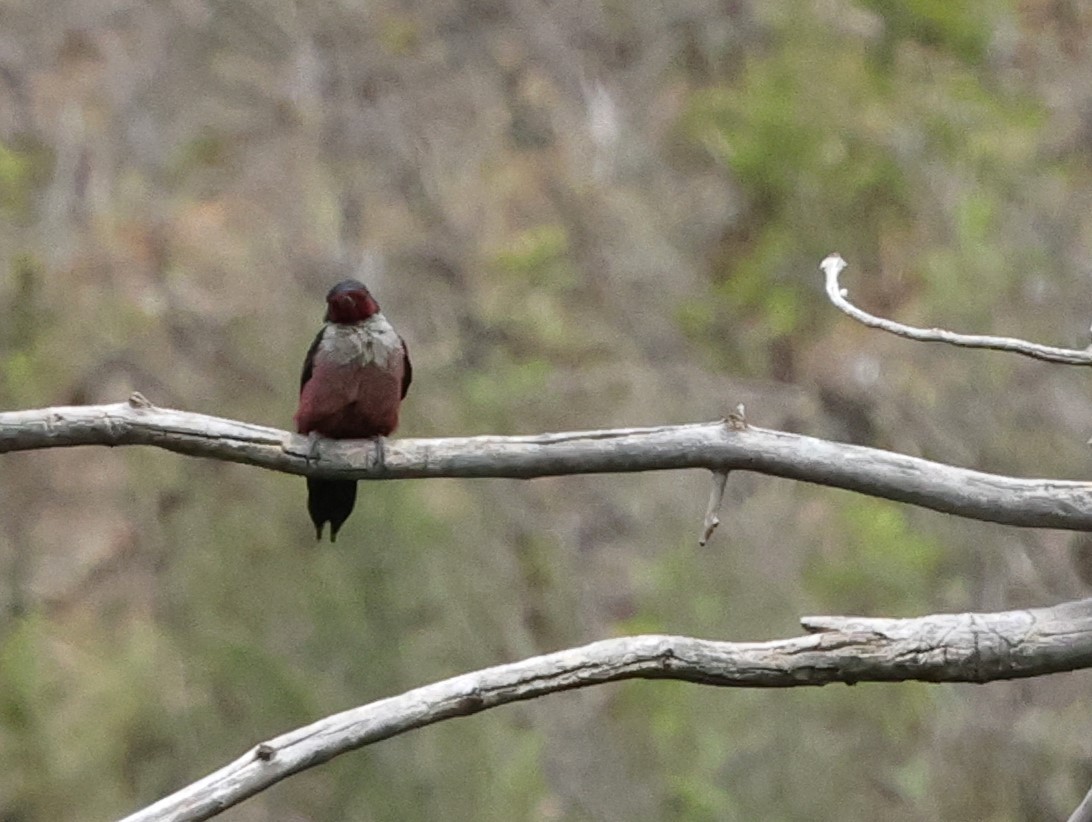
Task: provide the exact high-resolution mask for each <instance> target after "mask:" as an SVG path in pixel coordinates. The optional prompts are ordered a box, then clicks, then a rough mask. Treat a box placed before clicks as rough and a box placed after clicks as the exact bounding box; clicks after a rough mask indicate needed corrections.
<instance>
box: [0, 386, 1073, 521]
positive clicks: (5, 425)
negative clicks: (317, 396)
mask: <svg viewBox="0 0 1092 822" xmlns="http://www.w3.org/2000/svg"><path fill="white" fill-rule="evenodd" d="M76 445H108V446H118V445H153V446H156V447H157V448H164V449H166V450H168V451H174V452H177V453H180V454H188V455H190V456H197V457H209V458H214V459H219V460H226V461H229V462H239V463H244V464H246V465H255V466H258V467H261V468H267V469H270V470H274V471H282V472H286V473H290V474H300V475H306V476H321V477H340V478H343V479H369V480H377V479H419V478H423V477H507V478H513V479H531V478H534V477H545V476H562V475H568V474H600V473H619V472H630V471H664V470H671V469H680V468H705V469H708V470H711V471H731V470H742V471H755V472H758V473H762V474H770V475H772V476H777V477H785V478H788V479H795V480H800V481H803V482H810V483H816V484H818V485H828V486H831V487H834V488H843V489H846V490H849V491H856V492H858V493H861V494H867V495H869V496H873V497H881V498H884V499H890V500H895V501H896V502H904V503H909V504H911V505H919V506H922V507H924V508H931V509H933V510H935V511H942V512H944V513H948V514H957V515H959V516H963V517H969V518H972V519H978V520H985V521H987V522H998V523H1003V524H1006V525H1016V526H1022V527H1029V528H1063V529H1068V530H1074V531H1092V483H1088V482H1076V481H1072V480H1052V479H1019V478H1016V477H1006V476H1000V475H997V474H987V473H985V472H982V471H972V470H969V469H966V468H956V467H954V466H950V465H945V464H943V463H939V462H931V461H929V460H924V459H918V458H916V457H908V456H905V455H903V454H897V453H893V452H891V451H882V450H880V449H878V448H865V447H863V446H859V445H846V444H843V443H836V442H828V441H826V440H821V439H817V438H815V437H805V436H802V435H800V434H790V433H786V432H783V431H771V430H769V429H764V428H755V427H753V426H746V427H738V426H733V425H732V424H731V423H726V422H724V421H719V422H707V423H695V424H690V425H665V426H659V427H655V428H620V429H613V430H603V431H571V432H562V433H553V434H537V435H533V436H518V437H493V436H487V437H445V438H438V439H398V440H390V441H388V442H387V444H386V446H385V461H384V463H383V464H382V465H378V466H377V465H376V464H375V459H374V448H375V445H374V443H373V442H372V441H370V440H342V441H334V440H324V441H322V442H321V443H320V449H319V451H320V453H319V457H320V458H319V459H317V460H311V459H309V453H310V448H309V445H308V441H307V439H306V438H304V437H301V436H298V435H296V434H291V433H289V432H287V431H281V430H278V429H276V428H267V427H264V426H260V425H252V424H249V423H243V422H237V421H235V420H227V419H222V418H220V417H210V416H206V415H204V414H193V413H187V412H184V411H175V410H172V409H168V408H155V407H152V406H150V405H148V404H147V401H146V400H143V398H140V400H136V399H134V400H131V401H130V402H128V403H117V404H115V405H88V406H75V407H67V408H43V409H37V410H33V411H9V412H4V413H0V453H4V452H10V451H27V450H33V449H38V448H60V447H70V446H76Z"/></svg>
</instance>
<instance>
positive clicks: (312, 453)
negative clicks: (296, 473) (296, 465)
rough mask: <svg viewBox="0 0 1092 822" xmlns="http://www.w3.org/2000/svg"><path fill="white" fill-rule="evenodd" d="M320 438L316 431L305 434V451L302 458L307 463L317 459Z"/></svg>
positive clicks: (320, 435)
mask: <svg viewBox="0 0 1092 822" xmlns="http://www.w3.org/2000/svg"><path fill="white" fill-rule="evenodd" d="M321 440H322V434H320V433H319V432H318V431H312V432H311V433H309V434H308V435H307V453H306V454H305V455H304V459H305V460H307V462H308V464H310V463H312V462H318V461H319V442H320V441H321Z"/></svg>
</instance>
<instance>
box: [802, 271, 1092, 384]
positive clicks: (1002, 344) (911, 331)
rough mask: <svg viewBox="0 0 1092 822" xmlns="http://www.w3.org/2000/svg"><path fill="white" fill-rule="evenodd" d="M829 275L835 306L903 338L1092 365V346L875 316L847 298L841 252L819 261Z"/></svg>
mask: <svg viewBox="0 0 1092 822" xmlns="http://www.w3.org/2000/svg"><path fill="white" fill-rule="evenodd" d="M819 267H820V268H821V269H822V270H823V274H824V275H825V276H826V291H827V297H829V298H830V301H831V302H832V303H834V305H835V307H837V308H838V309H840V310H841V311H843V312H845V313H846V314H848V315H849V316H851V317H852V318H853V319H855V320H857V321H858V322H860V323H864V324H865V325H867V326H871V327H872V328H879V329H881V330H883V331H888V332H890V333H892V334H897V335H898V336H900V337H906V338H907V339H910V340H917V341H919V342H944V343H948V344H949V345H959V346H963V347H964V348H988V349H991V350H994V351H1009V352H1012V353H1013V354H1022V355H1024V356H1025V357H1032V358H1033V359H1036V360H1044V361H1046V362H1054V363H1064V364H1066V365H1092V345H1090V346H1089V347H1088V348H1082V349H1077V348H1057V347H1055V346H1051V345H1039V344H1038V343H1033V342H1028V341H1027V340H1019V339H1016V338H1014V337H990V336H985V335H981V334H957V333H955V332H954V331H945V330H944V329H943V328H914V327H913V326H909V325H903V324H902V323H897V322H895V321H894V320H886V319H883V318H882V317H875V316H873V315H872V314H869V313H868V312H867V311H863V310H861V309H860V308H858V307H857V306H855V305H853V303H851V302H850V301H849V300H848V299H846V294H847V293H848V292H847V291H846V289H844V288H842V287H841V286H840V285H839V283H838V276H839V275H840V274H841V273H842V271H843V270H845V267H846V261H845V260H843V259H842V257H841V255H839V254H831V255H829V256H828V257H827V258H826V259H824V260H823V262H821V263H820V264H819Z"/></svg>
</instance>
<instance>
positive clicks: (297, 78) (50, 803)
mask: <svg viewBox="0 0 1092 822" xmlns="http://www.w3.org/2000/svg"><path fill="white" fill-rule="evenodd" d="M1090 31H1092V11H1090V9H1089V7H1088V5H1087V4H1084V3H1081V2H1077V1H1076V0H1070V2H1066V0H1051V2H1046V0H1023V2H1015V0H1013V1H1012V2H1003V1H1002V0H994V1H993V2H989V1H987V0H983V1H982V2H974V3H947V4H945V3H936V2H932V0H905V1H903V2H896V0H863V1H862V2H856V3H854V2H849V1H848V0H817V2H814V3H798V2H790V0H720V1H719V2H714V0H675V1H674V2H670V3H644V2H642V3H617V2H614V3H597V2H590V1H589V0H554V1H553V2H543V0H465V2H455V1H454V0H446V1H445V0H441V2H435V1H433V2H413V0H407V1H406V2H397V0H374V1H373V2H360V3H347V2H335V0H299V1H298V2H289V0H231V1H230V2H228V0H217V1H216V2H212V0H205V1H202V0H157V2H145V0H140V2H137V1H136V0H68V1H67V2H61V1H60V0H35V2H31V0H4V2H3V3H2V4H0V407H3V408H6V409H16V408H31V407H40V406H47V405H55V404H69V403H97V402H112V401H118V400H121V399H124V398H125V396H126V395H127V394H128V392H130V391H132V390H134V389H138V390H140V391H142V392H143V393H145V394H146V395H147V396H148V397H149V398H150V399H151V400H152V401H153V402H155V403H157V404H160V405H169V406H174V407H179V408H183V409H187V410H191V411H200V412H206V413H212V414H217V415H221V416H226V417H234V418H239V419H244V420H251V421H255V422H259V423H263V424H269V425H276V426H280V427H288V426H289V425H290V424H291V414H292V412H293V410H294V408H295V402H296V390H297V386H298V383H297V379H298V369H299V367H300V362H301V360H302V357H303V354H304V352H305V350H306V348H307V345H308V344H309V342H310V340H311V336H312V335H313V334H314V332H315V330H316V329H317V327H318V323H319V321H320V319H321V314H322V303H321V300H322V296H323V294H324V293H325V291H326V289H327V288H328V287H329V286H330V285H331V284H332V283H333V282H335V281H336V280H338V279H341V278H343V277H345V276H349V275H352V274H354V273H355V274H357V275H359V276H361V277H362V278H363V279H365V280H366V281H367V282H368V283H369V285H370V286H371V287H372V289H373V291H374V292H375V293H376V295H377V297H378V299H379V301H380V303H381V304H382V306H383V308H384V310H385V312H386V314H387V315H388V316H389V317H390V318H391V319H392V320H393V321H394V322H395V324H396V325H397V327H398V329H399V330H400V331H401V332H402V334H403V335H404V336H405V337H406V339H407V341H408V343H409V345H410V349H411V351H412V353H413V355H414V365H415V372H416V382H415V384H414V387H413V389H412V390H411V392H410V395H409V397H408V401H407V404H406V406H405V413H404V416H403V425H402V429H401V434H403V435H406V436H415V437H426V436H432V435H459V434H474V433H496V434H516V433H533V432H538V431H543V430H551V429H564V428H595V427H607V426H617V425H645V424H655V423H665V422H685V421H700V420H708V419H715V418H718V417H721V416H723V415H724V414H725V413H726V412H727V411H729V410H730V409H732V408H734V407H735V405H736V404H737V403H739V402H743V403H745V405H746V408H747V415H748V418H749V420H750V421H751V422H752V423H754V424H757V425H762V426H766V427H777V428H785V429H789V430H793V431H800V432H804V433H808V434H812V435H817V436H824V437H829V438H835V439H838V440H843V441H848V442H858V443H865V444H869V445H874V446H878V447H883V448H890V449H896V450H898V451H902V452H905V453H910V454H915V455H922V456H925V457H928V458H931V459H936V460H942V461H945V462H951V463H955V464H958V465H963V466H971V467H977V468H981V469H984V470H990V471H997V472H1003V473H1012V474H1019V475H1031V476H1058V477H1073V478H1083V477H1087V476H1088V475H1089V454H1088V450H1087V448H1086V446H1085V440H1086V439H1087V438H1088V436H1089V434H1090V428H1092V426H1090V425H1089V420H1090V416H1092V415H1090V413H1089V404H1088V402H1087V398H1088V378H1087V376H1086V375H1085V374H1083V373H1081V372H1079V371H1078V370H1076V369H1072V368H1070V369H1066V368H1063V367H1057V366H1053V367H1052V366H1047V365H1043V364H1038V363H1033V362H1027V361H1021V360H1018V359H1016V358H1013V357H1007V356H1004V355H1001V354H995V353H984V352H960V351H954V350H949V349H944V348H941V347H935V346H925V345H915V344H912V343H908V342H906V341H903V340H898V339H894V338H890V337H887V336H884V335H881V334H879V333H878V332H873V331H869V330H867V329H864V328H862V327H859V326H856V325H855V324H853V323H852V322H851V321H850V320H848V319H847V318H845V317H843V316H842V315H840V314H838V313H837V312H836V311H835V310H834V309H833V308H831V307H830V306H829V305H828V304H827V303H826V302H825V300H824V298H823V295H822V290H821V282H820V276H819V273H818V271H817V264H818V262H819V260H820V259H821V258H822V257H823V256H824V255H825V254H826V253H828V252H830V251H833V250H837V251H839V252H841V253H842V254H843V255H844V256H845V257H846V258H847V259H848V260H849V261H850V265H851V267H850V269H849V270H848V271H847V273H846V275H845V277H844V280H845V284H846V285H847V286H848V287H849V289H850V293H851V296H852V297H853V298H854V299H855V300H856V301H858V302H859V303H860V304H862V305H864V306H865V307H868V308H869V309H871V310H873V311H875V312H877V313H882V314H886V315H890V316H894V317H897V318H899V319H901V320H903V321H906V322H910V323H917V324H923V325H934V324H936V325H944V326H947V327H950V328H954V329H957V330H962V331H976V332H981V333H998V334H1010V335H1015V336H1021V337H1025V338H1029V339H1034V340H1038V341H1041V342H1046V343H1053V344H1058V345H1071V346H1078V347H1080V346H1083V345H1084V344H1085V343H1086V342H1087V341H1088V339H1089V331H1088V328H1089V324H1090V322H1092V294H1090V291H1089V278H1090V274H1092V267H1090V266H1092V255H1090V245H1092V207H1090V206H1092V43H1090V40H1089V34H1090ZM707 493H708V477H707V476H706V475H704V474H702V473H701V472H690V473H681V474H666V473H661V474H647V475H635V476H619V477H571V478H559V479H550V480H539V481H535V482H533V483H517V482H506V481H499V480H498V481H466V482H464V481H446V480H445V481H423V482H402V483H374V484H369V485H364V486H363V487H362V488H361V492H360V502H359V503H358V510H357V513H356V514H355V515H354V516H353V518H352V519H351V520H350V521H349V523H348V524H347V525H346V527H345V529H344V531H343V532H342V538H341V539H340V540H339V542H338V544H337V545H336V546H333V547H331V546H329V545H315V544H314V542H313V537H312V534H311V527H310V523H309V521H308V519H307V515H306V511H305V507H304V489H303V483H302V481H301V480H299V479H298V478H293V477H288V476H283V475H278V474H274V473H270V472H264V471H260V470H256V469H253V468H246V467H241V466H236V465H224V464H218V463H214V462H208V461H200V460H194V459H186V458H182V457H178V456H174V455H170V454H167V453H165V452H160V451H155V450H151V449H121V450H106V449H84V450H67V451H58V452H55V453H50V452H37V453H27V454H18V455H9V456H6V457H4V458H3V459H0V819H2V820H3V821H4V822H36V821H37V820H64V819H73V820H87V819H106V818H112V817H115V816H117V815H120V814H122V813H124V812H127V811H130V810H133V809H135V808H137V807H139V806H141V805H143V804H147V803H149V802H151V801H152V800H154V799H156V798H158V797H159V796H161V795H163V794H165V793H167V792H169V791H171V790H173V789H175V788H178V787H180V786H181V785H183V784H185V783H187V782H188V781H190V780H193V779H195V778H197V777H200V776H202V775H204V774H205V773H206V772H208V771H209V770H211V769H213V768H215V767H217V766H219V765H221V764H223V763H224V762H226V761H228V760H230V759H231V758H234V757H235V756H237V755H238V754H240V753H241V752H242V751H243V750H245V749H246V748H247V747H249V746H250V745H252V744H254V743H255V742H257V741H259V740H261V739H263V738H266V737H268V736H270V735H274V734H276V733H279V732H282V731H285V730H288V729H290V728H292V727H294V726H296V725H299V724H303V723H306V722H308V721H311V720H314V719H316V718H318V717H321V716H324V715H326V714H329V713H332V712H335V711H338V710H341V709H344V708H347V707H350V706H353V705H356V704H360V703H364V702H368V701H371V700H374V699H378V698H381V697H384V696H388V695H391V694H395V693H398V692H401V691H403V690H406V689H409V688H411V687H414V686H417V685H420V684H424V683H427V682H430V681H434V680H436V679H440V678H443V677H447V676H450V675H454V674H457V673H461V672H464V671H467V670H470V669H475V668H479V667H484V666H487V665H492V664H496V663H500V662H506V661H511V660H516V659H520V658H523V657H526V656H529V655H532V654H536V653H540V652H545V651H550V650H554V649H558V648H562V647H566V646H570V645H574V644H579V643H584V642H588V641H592V640H595V639H600V638H604V637H609V636H615V635H620V634H627V633H635V632H670V633H681V634H688V635H696V636H703V637H710V638H722V639H737V640H747V639H763V638H773V637H779V636H786V635H791V634H794V633H797V632H798V630H799V628H798V625H797V619H798V617H799V616H800V615H802V614H805V613H862V614H867V615H876V616H880V615H890V616H900V615H914V614H922V613H929V612H932V611H937V610H962V609H1003V608H1010V607H1021V606H1024V605H1030V604H1050V603H1053V602H1057V601H1061V600H1064V599H1070V598H1075V597H1079V596H1084V595H1086V594H1087V592H1088V590H1089V588H1088V580H1090V579H1092V577H1090V576H1089V574H1088V573H1085V572H1083V571H1082V569H1084V568H1086V567H1087V561H1086V560H1087V555H1086V554H1085V553H1084V552H1083V551H1082V550H1081V549H1080V548H1079V547H1077V546H1075V545H1073V544H1071V537H1070V536H1069V535H1066V534H1063V533H1058V532H1048V531H1019V530H1015V529H1010V528H1003V527H1000V526H991V525H985V524H980V523H972V522H963V521H960V520H957V519H954V518H951V517H946V516H942V515H939V514H934V513H930V512H926V511H918V510H912V509H909V508H906V507H902V506H898V505H893V504H888V503H883V502H879V501H876V500H872V499H865V498H861V497H857V496H854V495H851V494H848V493H845V492H838V491H832V490H829V489H823V488H814V487H808V486H803V485H800V484H794V483H789V482H786V481H782V480H774V479H771V478H767V477H761V476H745V475H733V477H732V479H731V482H730V489H729V499H728V500H727V501H726V506H725V510H724V511H723V512H722V518H723V520H724V524H723V525H722V527H721V530H720V531H719V532H718V534H717V535H716V537H715V539H714V541H713V543H712V544H711V545H710V546H709V547H708V548H706V549H704V550H699V549H697V547H696V545H695V541H696V536H697V534H698V531H699V529H700V523H701V517H702V514H703V512H704V506H705V501H706V495H707ZM1089 676H1090V675H1089V674H1087V673H1079V674H1073V675H1068V676H1056V677H1051V678H1047V679H1041V680H1037V681H1028V682H1015V683H1003V684H995V685H989V686H984V687H973V686H960V687H953V686H926V685H921V684H896V685H858V686H856V687H854V688H843V687H837V688H827V689H823V690H816V691H806V692H805V691H791V692H789V691H785V692H755V691H727V690H715V689H710V688H702V687H698V686H695V685H685V684H678V683H667V682H652V683H649V682H634V683H627V684H622V685H615V686H608V687H601V688H596V689H593V690H591V691H588V692H584V693H569V694H565V695H559V696H556V697H552V698H548V699H544V700H540V701H538V702H534V703H529V704H523V705H517V706H509V707H505V708H502V709H499V710H496V711H493V712H490V713H488V714H485V715H482V716H478V717H474V718H470V719H465V720H460V721H458V722H450V723H446V724H444V725H442V726H438V727H433V728H428V729H425V730H422V731H418V732H415V733H413V734H410V735H407V736H404V737H400V738H397V739H393V740H390V741H387V742H384V743H382V744H380V745H377V746H375V747H372V748H368V749H367V750H365V751H363V752H359V753H356V754H352V755H349V756H345V757H342V758H341V759H339V760H337V761H335V762H333V763H331V764H329V765H327V766H323V767H321V768H318V769H315V770H313V771H311V772H308V773H306V774H303V775H300V776H296V777H294V778H292V779H291V780H289V781H287V782H286V783H282V784H281V785H279V786H277V787H275V788H274V789H272V790H270V791H268V792H267V793H265V794H263V795H262V796H260V797H259V798H256V799H254V800H251V801H250V802H248V803H246V804H244V805H242V806H240V807H239V808H237V809H235V810H233V811H230V812H228V813H227V814H225V816H224V818H225V819H230V820H316V821H317V820H347V819H351V820H436V819H445V820H446V819H450V820H565V822H570V821H571V822H577V821H578V820H620V821H621V820H627V821H628V820H662V819H679V820H753V819H783V820H815V819H847V820H873V819H878V818H884V819H888V820H920V819H946V820H965V819H984V820H1037V819H1042V820H1052V819H1057V818H1059V817H1064V816H1065V815H1066V814H1068V813H1069V812H1070V811H1071V810H1072V809H1073V807H1075V806H1076V804H1077V802H1078V801H1079V799H1080V797H1081V796H1082V795H1083V794H1084V792H1085V790H1087V788H1088V786H1089V785H1090V784H1092V714H1090V711H1089V702H1088V698H1087V694H1088V686H1089V683H1090V680H1089Z"/></svg>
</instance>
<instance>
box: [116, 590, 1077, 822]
mask: <svg viewBox="0 0 1092 822" xmlns="http://www.w3.org/2000/svg"><path fill="white" fill-rule="evenodd" d="M802 623H803V625H804V628H805V629H806V630H808V631H809V632H811V633H810V634H809V635H807V636H800V637H795V638H792V639H780V640H774V641H772V642H714V641H711V640H703V639H691V638H689V637H678V636H634V637H623V638H619V639H608V640H603V641H602V642H594V643H592V644H591V645H585V646H584V647H582V648H571V649H569V650H565V651H558V652H557V653H553V654H547V655H545V656H539V657H534V658H532V659H527V660H524V661H522V662H514V663H511V664H508V665H498V666H496V667H493V668H486V669H485V670H481V671H476V672H474V673H469V674H464V675H462V676H457V677H454V678H452V679H447V680H444V681H442V682H437V683H435V684H432V685H426V686H425V687H423V688H417V689H415V690H412V691H409V692H407V693H404V694H402V695H400V696H395V697H390V698H388V699H383V700H380V701H378V702H372V703H370V704H368V705H363V706H361V707H359V708H354V709H352V710H348V711H345V712H343V713H339V714H335V715H333V716H330V717H327V718H325V719H321V720H319V721H318V722H315V723H313V724H311V725H308V726H306V727H303V728H298V729H297V730H294V731H290V732H288V733H286V734H282V735H281V736H278V737H276V738H274V739H270V740H268V741H266V742H263V743H261V744H260V745H257V746H256V747H254V748H253V749H251V750H250V751H249V752H248V753H246V754H244V755H243V756H242V757H240V758H239V759H237V760H235V761H234V762H232V763H231V764H229V765H226V766H225V767H223V768H221V769H220V770H218V771H216V772H214V773H212V774H209V775H208V776H206V777H205V778H204V779H201V780H200V781H198V782H195V783H193V784H192V785H190V786H189V787H186V788H183V789H182V790H180V791H178V792H177V793H175V794H172V795H171V796H168V797H166V798H165V799H162V800H160V801H159V802H157V803H155V804H154V805H152V806H150V807H148V808H145V809H143V810H141V811H138V812H136V813H134V814H133V815H132V816H130V817H127V819H126V820H124V821H123V822H153V820H156V821H158V820H168V819H169V820H174V821H175V822H181V820H198V819H208V818H210V817H212V816H215V815H216V814H218V813H219V812H220V811H223V810H225V809H226V808H229V807H231V806H232V805H235V804H237V803H239V802H242V801H243V800H244V799H247V798H248V797H251V796H254V795H255V794H257V793H259V792H261V791H262V790H264V789H265V788H267V787H269V786H270V785H273V784H274V783H276V782H279V781H280V780H282V779H285V778H286V777H288V776H291V775H292V774H294V773H298V772H300V771H302V770H305V769H307V768H310V767H313V766H315V765H320V764H322V763H324V762H327V761H329V760H330V759H333V758H334V757H335V756H339V755H340V754H343V753H347V752H349V751H353V750H356V749H358V748H362V747H364V746H365V745H370V744H372V743H373V742H379V741H381V740H383V739H388V738H390V737H392V736H397V735H398V734H402V733H405V732H407V731H411V730H414V729H415V728H421V727H424V726H425V725H431V724H433V723H435V722H441V721H443V720H445V719H452V718H454V717H458V716H468V715H470V714H476V713H479V712H481V711H485V710H488V709H489V708H495V707H497V706H498V705H504V704H506V703H509V702H516V701H519V700H524V699H533V698H535V697H540V696H543V695H545V694H550V693H556V692H559V691H566V690H571V689H573V688H585V687H588V686H590V685H599V684H601V683H604V682H615V681H618V680H622V679H678V680H685V681H688V682H695V683H701V684H705V685H717V686H722V687H742V688H790V687H795V686H799V685H826V684H828V683H833V682H844V683H847V684H853V683H856V682H901V681H906V680H920V681H925V682H990V681H994V680H1002V679H1015V678H1019V677H1029V676H1040V675H1042V674H1049V673H1057V672H1060V671H1071V670H1075V669H1079V668H1087V667H1092V600H1087V599H1086V600H1082V601H1080V602H1071V603H1066V604H1063V605H1058V606H1056V607H1053V608H1037V609H1034V610H1028V611H1008V612H1003V613H995V614H938V615H933V616H926V617H919V618H916V619H868V618H864V617H807V618H805V619H804V620H803V621H802Z"/></svg>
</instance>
